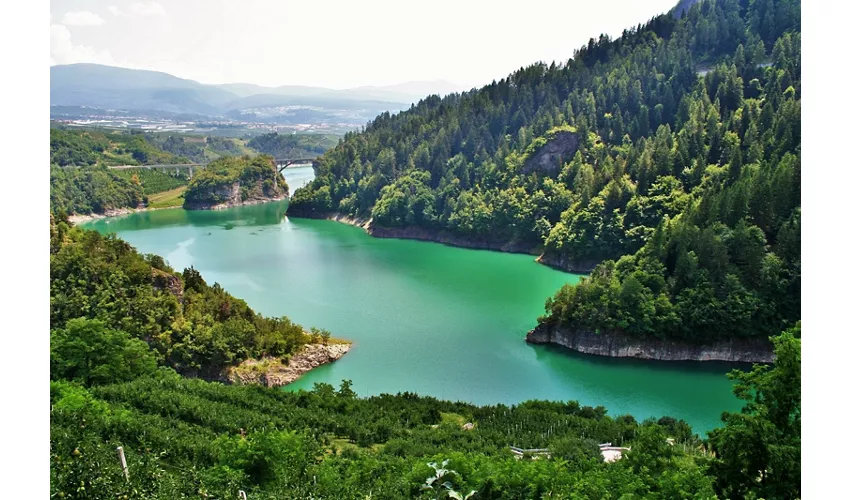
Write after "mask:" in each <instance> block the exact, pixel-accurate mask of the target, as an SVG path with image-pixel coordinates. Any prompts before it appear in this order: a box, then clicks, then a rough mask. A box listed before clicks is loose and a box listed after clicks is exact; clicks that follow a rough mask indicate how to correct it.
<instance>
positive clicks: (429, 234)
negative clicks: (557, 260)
mask: <svg viewBox="0 0 850 500" xmlns="http://www.w3.org/2000/svg"><path fill="white" fill-rule="evenodd" d="M366 230H367V231H368V232H369V234H370V235H372V236H374V237H376V238H402V239H408V240H421V241H434V242H437V243H442V244H444V245H451V246H455V247H463V248H475V249H481V250H498V251H500V252H513V253H533V251H534V246H532V245H529V244H527V243H517V242H510V241H509V242H491V241H485V240H474V239H471V238H464V237H461V236H456V235H454V234H451V233H449V232H448V231H435V230H431V229H425V228H421V227H415V226H410V227H379V226H372V225H370V226H369V227H366Z"/></svg>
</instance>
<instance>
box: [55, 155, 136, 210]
mask: <svg viewBox="0 0 850 500" xmlns="http://www.w3.org/2000/svg"><path fill="white" fill-rule="evenodd" d="M146 201H147V199H146V196H145V193H144V191H143V190H142V187H141V186H140V185H139V184H136V183H134V182H132V181H130V180H128V179H126V178H124V177H122V176H120V175H118V174H116V173H115V171H113V170H109V169H107V168H106V167H80V168H63V167H56V166H51V167H50V210H51V211H52V212H59V211H62V212H65V213H67V214H89V213H97V214H102V213H104V212H105V211H106V210H109V209H115V208H124V207H130V208H136V207H137V206H138V205H139V204H141V203H145V202H146Z"/></svg>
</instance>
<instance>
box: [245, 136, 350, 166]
mask: <svg viewBox="0 0 850 500" xmlns="http://www.w3.org/2000/svg"><path fill="white" fill-rule="evenodd" d="M338 140H339V137H337V136H335V135H324V134H278V133H277V132H272V133H269V134H263V135H258V136H257V137H253V138H252V139H251V140H250V141H248V147H249V148H251V149H254V150H256V151H259V152H260V153H262V154H267V155H271V156H274V157H275V158H291V159H296V158H315V157H316V156H317V155H320V154H322V153H324V152H325V151H327V150H328V149H329V148H332V147H333V146H334V145H336V143H337V141H338Z"/></svg>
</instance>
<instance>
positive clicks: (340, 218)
mask: <svg viewBox="0 0 850 500" xmlns="http://www.w3.org/2000/svg"><path fill="white" fill-rule="evenodd" d="M288 215H291V216H292V217H304V218H307V219H324V220H332V221H336V222H342V223H343V224H348V225H351V226H357V227H361V228H363V229H364V230H365V231H366V232H367V233H369V235H370V236H374V237H375V238H398V239H403V240H419V241H430V242H433V243H442V244H443V245H449V246H453V247H460V248H471V249H474V250H494V251H497V252H506V253H521V254H527V255H538V256H539V257H537V262H540V263H541V264H545V265H547V266H551V267H554V268H556V269H560V270H564V271H569V272H580V273H586V272H590V271H591V270H592V269H593V266H595V265H596V263H594V264H593V266H590V267H589V268H587V269H586V270H575V269H570V268H565V267H559V266H558V265H556V264H553V263H550V262H549V261H548V260H546V259H545V258H544V256H542V255H540V247H539V246H535V245H529V244H527V243H517V242H503V243H492V242H488V241H480V240H473V239H469V238H464V237H461V236H457V235H454V234H451V233H449V232H448V231H440V230H433V229H425V228H421V227H382V226H375V225H373V224H372V219H364V218H356V217H351V216H349V215H345V214H341V213H339V212H330V213H315V212H300V211H296V212H292V213H288ZM582 269H584V268H582Z"/></svg>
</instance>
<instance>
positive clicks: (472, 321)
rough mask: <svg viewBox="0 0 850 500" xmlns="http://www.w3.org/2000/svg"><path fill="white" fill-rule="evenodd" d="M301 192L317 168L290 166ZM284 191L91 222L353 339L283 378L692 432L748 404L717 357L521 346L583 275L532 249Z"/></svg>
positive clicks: (277, 310) (254, 300) (260, 307)
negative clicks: (682, 424) (307, 206)
mask: <svg viewBox="0 0 850 500" xmlns="http://www.w3.org/2000/svg"><path fill="white" fill-rule="evenodd" d="M284 173H285V174H286V178H287V181H288V183H289V184H290V190H291V191H294V190H295V189H296V188H297V187H300V186H301V185H303V184H304V183H305V182H308V181H309V180H310V179H311V178H312V169H311V168H310V167H291V168H288V169H286V170H285V171H284ZM286 207H287V203H286V202H278V203H268V204H263V205H254V206H246V207H238V208H233V209H229V210H222V211H185V210H182V209H169V210H157V211H150V212H139V213H135V214H132V215H128V216H124V217H119V218H112V219H101V220H97V221H93V222H90V223H87V224H85V225H84V227H88V228H92V229H96V230H98V231H100V232H115V233H117V234H118V235H119V236H120V237H121V238H123V239H125V240H126V241H128V242H129V243H131V244H132V245H134V246H135V247H136V248H138V249H139V251H141V252H144V253H156V254H159V255H162V256H163V257H165V259H166V260H167V261H168V262H169V263H170V264H171V266H173V267H174V268H175V269H177V270H183V269H184V268H185V267H188V266H194V267H195V268H196V269H198V270H199V271H200V272H201V274H202V275H203V276H204V278H205V279H206V281H207V282H209V283H213V282H218V283H220V284H221V285H222V286H224V287H225V288H226V289H227V290H228V291H229V292H230V293H232V294H233V295H235V296H237V297H239V298H242V299H245V300H246V301H247V302H248V304H249V305H250V306H251V307H253V308H254V309H255V310H257V311H259V312H261V313H262V314H265V315H274V316H281V315H285V316H289V317H290V318H292V319H293V320H294V321H296V322H298V323H301V324H303V325H304V326H306V327H310V326H315V327H320V328H327V329H329V330H330V331H331V332H332V334H333V335H334V336H336V337H341V338H345V339H348V340H351V341H353V342H354V346H353V348H352V349H351V351H350V352H349V353H348V354H347V355H346V356H345V357H343V358H342V359H341V360H339V361H337V362H335V363H333V364H330V365H325V366H322V367H320V368H318V369H316V370H313V371H312V372H310V373H308V374H307V375H305V376H304V377H302V378H301V379H300V380H298V381H297V382H295V383H293V384H291V385H289V386H287V387H286V389H287V390H294V389H301V388H304V389H309V388H310V387H312V385H313V384H314V383H316V382H327V383H331V384H333V385H334V386H338V385H339V383H340V382H341V381H342V380H344V379H350V380H352V381H353V382H354V386H353V388H354V390H355V391H356V392H357V393H358V394H360V395H373V394H379V393H382V392H389V393H396V392H404V391H410V392H417V393H419V394H427V395H432V396H436V397H439V398H442V399H450V400H462V401H469V402H472V403H476V404H495V403H505V404H515V403H519V402H521V401H525V400H528V399H550V400H564V401H567V400H573V399H574V400H578V401H579V402H580V403H581V404H584V405H591V406H597V405H602V406H605V407H606V408H608V411H609V413H610V414H612V415H620V414H624V413H630V414H632V415H633V416H635V417H636V418H638V419H644V418H647V417H650V416H655V417H661V416H664V415H670V416H674V417H676V418H683V419H685V420H686V421H688V422H689V423H690V424H691V425H692V427H693V428H694V430H695V431H697V432H699V433H700V434H703V435H705V432H706V431H707V430H709V429H711V428H714V427H716V426H718V425H719V424H720V414H721V412H723V411H724V410H738V409H740V407H741V404H740V402H739V401H738V400H736V399H735V398H734V396H733V395H732V392H731V388H732V386H731V382H730V381H729V380H728V379H727V378H726V377H725V373H726V372H727V371H729V370H730V369H731V368H732V366H731V365H728V364H722V363H697V362H687V363H678V362H652V361H638V360H627V359H608V358H602V357H595V356H588V355H581V354H577V353H574V352H571V351H568V350H566V349H562V348H557V347H550V346H535V345H529V344H526V343H525V340H524V336H525V334H526V332H527V331H528V330H529V329H531V328H533V327H534V326H535V324H536V318H537V317H538V316H539V315H541V314H543V312H544V302H545V300H546V298H547V297H549V296H551V295H552V294H553V293H554V292H555V291H556V290H558V289H559V288H560V287H561V286H563V285H564V284H565V283H576V282H577V281H578V279H579V276H577V275H574V274H569V273H563V272H560V271H556V270H554V269H551V268H548V267H546V266H543V265H540V264H538V263H536V262H534V258H533V257H532V256H530V255H519V254H508V253H499V252H490V251H483V250H468V249H461V248H454V247H449V246H444V245H440V244H437V243H428V242H420V241H411V240H396V239H379V238H372V237H370V236H369V235H368V234H366V233H365V232H364V231H363V230H362V229H360V228H358V227H352V226H348V225H345V224H341V223H337V222H332V221H324V220H312V219H297V218H288V217H286Z"/></svg>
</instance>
